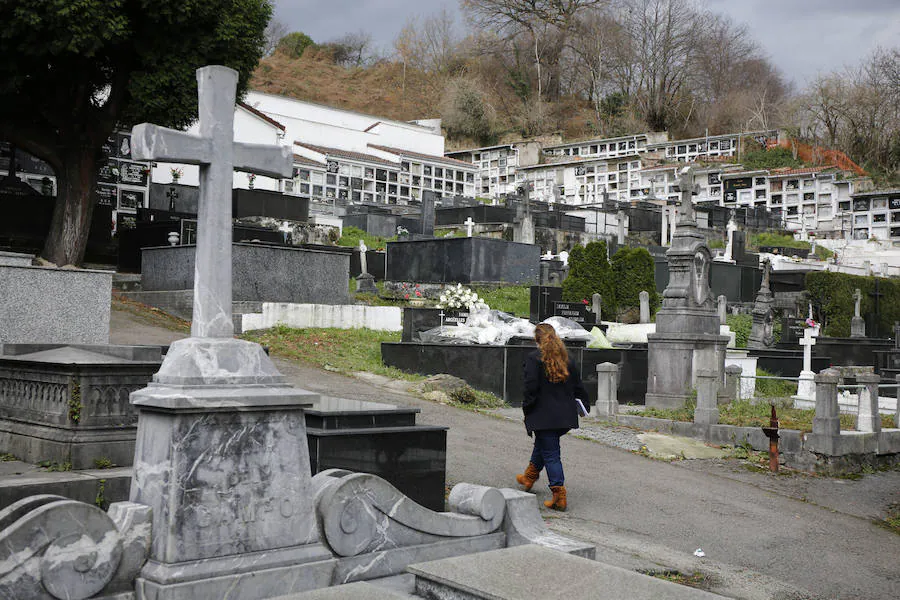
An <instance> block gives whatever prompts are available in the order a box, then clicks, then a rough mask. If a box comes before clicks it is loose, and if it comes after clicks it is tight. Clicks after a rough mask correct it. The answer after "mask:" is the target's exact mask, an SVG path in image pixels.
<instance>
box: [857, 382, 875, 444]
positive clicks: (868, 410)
mask: <svg viewBox="0 0 900 600" xmlns="http://www.w3.org/2000/svg"><path fill="white" fill-rule="evenodd" d="M856 381H857V382H859V383H860V384H861V385H862V388H861V389H860V390H859V410H858V412H857V415H856V430H857V431H861V432H865V433H881V415H880V414H879V413H878V384H879V383H881V376H880V375H875V374H874V373H861V374H859V375H858V376H857V377H856Z"/></svg>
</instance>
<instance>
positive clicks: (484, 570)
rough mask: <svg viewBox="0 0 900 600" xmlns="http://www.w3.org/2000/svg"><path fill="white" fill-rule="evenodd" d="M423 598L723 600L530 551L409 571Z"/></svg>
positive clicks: (519, 548) (622, 571)
mask: <svg viewBox="0 0 900 600" xmlns="http://www.w3.org/2000/svg"><path fill="white" fill-rule="evenodd" d="M407 570H408V571H409V572H410V573H412V574H414V575H415V576H416V588H415V593H416V595H417V596H420V597H423V598H466V599H471V600H475V599H481V598H483V599H490V600H520V599H521V598H566V599H567V600H580V599H584V600H619V599H621V598H628V599H629V600H660V599H666V600H688V599H695V600H696V599H699V600H703V599H709V600H712V599H714V598H724V596H719V595H718V594H712V593H710V592H705V591H702V590H698V589H695V588H690V587H686V586H682V585H678V584H676V583H671V582H668V581H664V580H662V579H657V578H654V577H650V576H648V575H641V574H640V573H635V572H634V571H628V570H626V569H622V568H620V567H614V566H612V565H607V564H604V563H600V562H596V561H592V560H588V559H586V558H581V557H578V556H573V555H571V554H567V553H564V552H559V551H556V550H549V549H547V548H543V547H540V546H536V545H526V546H516V547H514V548H504V549H502V550H493V551H491V552H482V553H480V554H472V555H468V556H458V557H455V558H446V559H443V560H436V561H432V562H427V563H420V564H416V565H411V566H410V567H409V568H408V569H407Z"/></svg>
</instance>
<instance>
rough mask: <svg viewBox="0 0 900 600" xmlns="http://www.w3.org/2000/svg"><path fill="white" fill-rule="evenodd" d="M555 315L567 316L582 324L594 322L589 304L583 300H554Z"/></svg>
mask: <svg viewBox="0 0 900 600" xmlns="http://www.w3.org/2000/svg"><path fill="white" fill-rule="evenodd" d="M553 316H554V317H565V318H567V319H571V320H573V321H575V322H576V323H581V324H582V325H584V324H586V323H593V322H594V315H592V314H591V313H590V312H589V311H588V305H587V304H584V303H583V302H554V303H553Z"/></svg>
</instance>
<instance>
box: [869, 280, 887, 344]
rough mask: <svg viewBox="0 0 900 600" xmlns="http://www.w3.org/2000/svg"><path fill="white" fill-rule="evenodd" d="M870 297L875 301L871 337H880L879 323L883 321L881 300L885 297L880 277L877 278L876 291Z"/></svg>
mask: <svg viewBox="0 0 900 600" xmlns="http://www.w3.org/2000/svg"><path fill="white" fill-rule="evenodd" d="M869 295H870V296H872V298H874V299H875V314H874V315H872V331H871V333H870V335H871V336H872V337H878V333H879V332H878V322H879V321H880V320H881V302H880V301H879V299H880V298H881V297H882V296H884V294H883V293H882V292H881V286H880V285H879V279H878V277H876V278H875V289H874V290H873V291H871V292H869Z"/></svg>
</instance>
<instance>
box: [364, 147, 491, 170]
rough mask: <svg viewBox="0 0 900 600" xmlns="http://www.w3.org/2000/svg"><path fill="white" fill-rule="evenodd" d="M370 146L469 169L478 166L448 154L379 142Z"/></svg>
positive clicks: (409, 156) (408, 156)
mask: <svg viewBox="0 0 900 600" xmlns="http://www.w3.org/2000/svg"><path fill="white" fill-rule="evenodd" d="M369 148H375V149H376V150H381V151H382V152H390V153H391V154H399V155H400V156H405V157H407V158H415V159H418V160H427V161H429V162H437V163H443V164H445V165H453V166H454V167H466V168H468V169H474V168H476V167H475V166H474V165H473V164H472V163H467V162H465V161H463V160H457V159H455V158H449V157H447V156H436V155H434V154H422V153H421V152H412V151H411V150H401V149H400V148H392V147H390V146H379V145H378V144H369Z"/></svg>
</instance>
